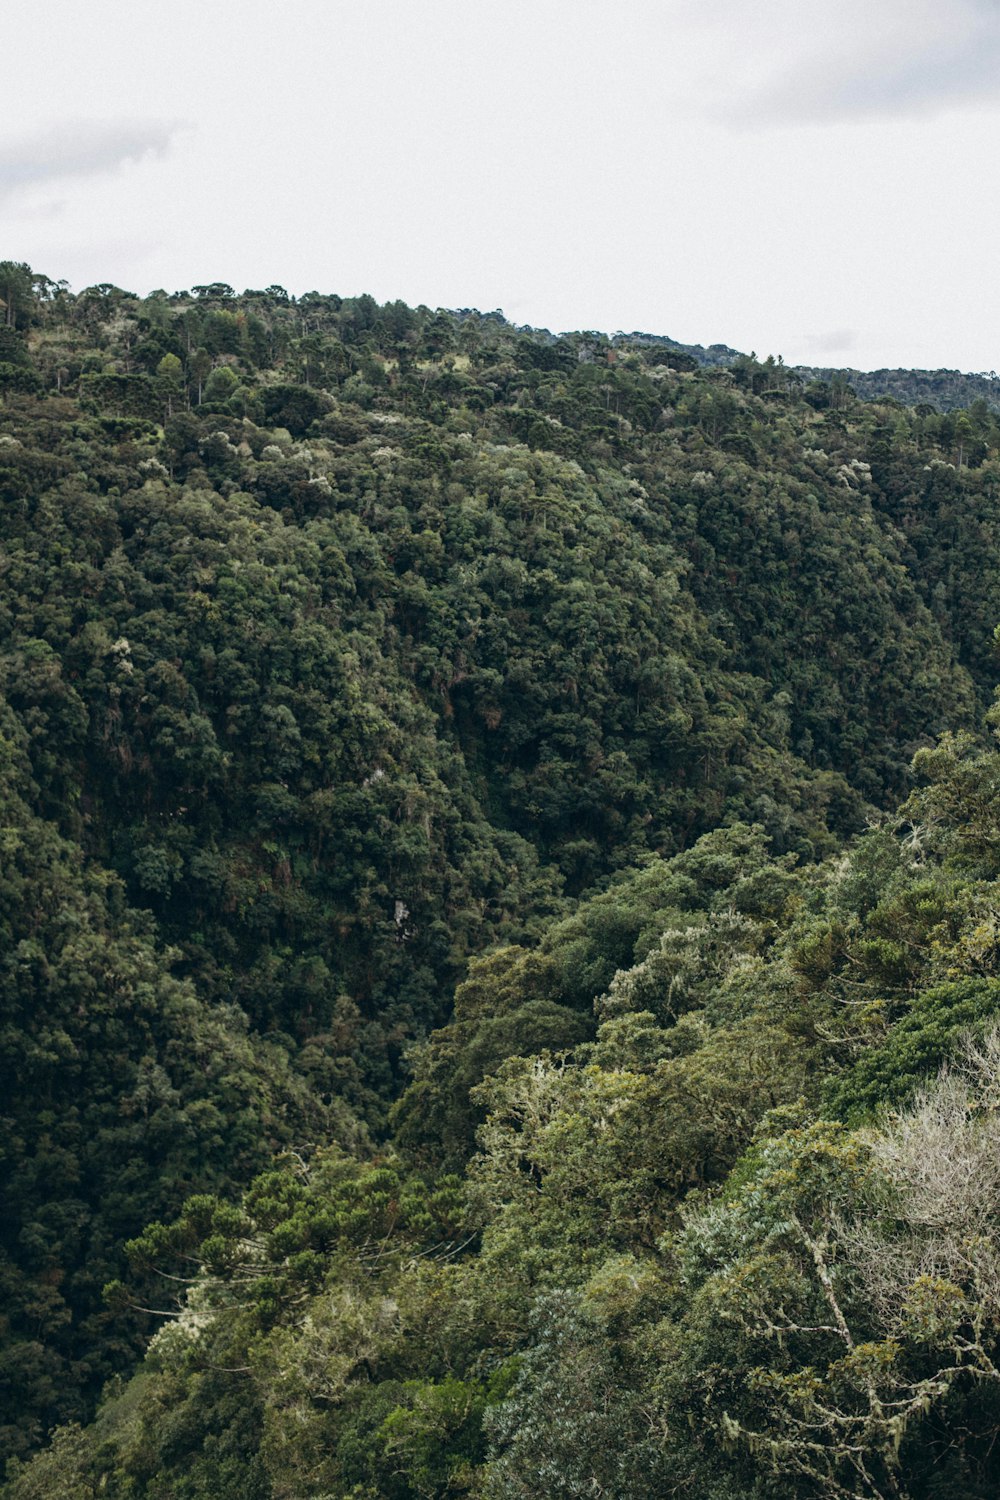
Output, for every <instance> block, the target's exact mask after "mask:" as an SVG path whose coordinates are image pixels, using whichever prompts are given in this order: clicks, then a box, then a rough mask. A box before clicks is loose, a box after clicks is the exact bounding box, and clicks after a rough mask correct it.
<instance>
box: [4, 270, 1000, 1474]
mask: <svg viewBox="0 0 1000 1500" xmlns="http://www.w3.org/2000/svg"><path fill="white" fill-rule="evenodd" d="M702 355H705V357H704V358H702V357H701V356H702ZM906 373H907V374H909V375H913V377H914V379H916V377H917V376H921V375H922V374H926V372H906ZM814 375H815V377H816V378H813V376H814ZM970 378H971V377H970ZM976 378H979V377H976ZM983 378H985V377H983ZM917 384H918V385H919V382H917ZM913 389H916V387H914V386H907V385H906V384H905V382H897V384H896V386H894V387H893V390H892V394H889V395H885V396H884V397H880V398H879V399H870V400H864V399H861V394H860V391H861V384H860V382H859V381H858V380H856V379H854V377H853V374H852V375H851V377H850V378H849V379H848V378H845V376H844V375H843V373H842V372H839V373H838V372H806V373H803V372H801V371H795V370H791V369H788V368H786V367H785V366H784V365H783V363H782V362H781V361H780V360H774V359H767V360H764V361H760V360H758V359H756V357H754V356H744V355H738V354H737V353H736V352H735V351H732V350H728V349H726V348H725V347H724V346H713V349H711V350H708V351H707V352H706V351H701V352H700V353H699V351H698V350H697V349H696V348H695V347H694V346H692V347H685V346H679V345H676V344H675V343H673V341H671V340H669V339H660V338H655V337H653V336H651V335H645V334H634V335H622V334H620V335H616V336H615V337H613V338H609V337H606V336H604V335H602V334H597V333H592V332H583V333H574V334H566V335H561V336H554V335H551V334H548V333H545V332H542V331H536V330H531V329H522V328H516V327H514V326H512V325H511V324H510V323H508V322H507V321H506V320H505V319H504V318H503V316H502V314H500V313H487V314H481V313H479V312H476V311H472V310H463V311H458V312H448V311H445V310H441V309H437V310H431V309H428V308H426V307H420V308H411V307H408V306H407V305H405V304H404V303H401V302H393V303H386V304H384V305H380V304H378V303H376V302H375V300H374V299H373V298H371V297H367V296H362V297H355V298H341V297H338V296H334V295H326V294H320V293H308V294H307V295H305V296H303V297H299V298H293V297H291V296H289V295H288V293H287V292H286V291H285V290H284V289H283V288H282V287H280V286H277V285H272V286H269V287H267V288H264V289H262V290H259V291H246V292H244V293H242V294H237V293H236V292H235V291H234V289H233V288H231V287H229V286H227V285H225V284H223V283H207V284H205V285H202V286H198V287H195V288H193V289H192V290H191V291H190V292H178V293H167V292H165V291H157V292H153V293H151V294H150V295H149V296H147V297H137V296H134V295H132V294H131V293H129V292H126V291H123V290H122V289H120V288H118V287H115V286H113V285H110V284H102V285H99V286H95V287H90V288H87V289H86V290H84V291H82V292H80V293H78V294H73V293H71V292H70V291H69V289H68V288H67V287H66V285H65V283H60V282H55V281H52V280H50V279H49V278H48V277H46V276H42V275H39V274H37V273H36V272H34V271H33V270H32V269H31V268H29V267H28V266H25V265H21V264H18V263H14V262H6V263H2V264H0V402H2V404H0V504H2V516H3V521H2V524H3V549H2V554H0V797H2V800H3V818H2V822H0V924H2V930H3V943H2V946H0V965H2V967H3V987H2V994H3V1001H2V1012H0V1069H2V1078H3V1089H2V1093H0V1100H2V1103H0V1114H2V1116H3V1148H2V1168H0V1170H2V1174H3V1192H4V1203H5V1213H4V1216H3V1222H2V1225H0V1285H2V1289H3V1296H2V1308H0V1391H2V1394H3V1400H2V1417H0V1421H2V1425H3V1441H4V1452H5V1454H6V1455H9V1456H10V1467H9V1472H8V1484H7V1488H6V1489H5V1491H4V1493H5V1495H9V1496H10V1497H11V1500H29V1497H42V1496H59V1497H68V1500H81V1497H90V1496H93V1495H97V1494H100V1495H103V1496H109V1497H123V1500H124V1497H126V1496H128V1497H130V1500H132V1497H140V1500H167V1497H174V1496H179V1497H184V1500H244V1497H253V1500H281V1497H299V1496H306V1495H308V1496H315V1497H319V1496H329V1497H334V1496H337V1497H341V1496H353V1497H355V1500H382V1497H385V1500H420V1497H445V1496H458V1495H467V1496H471V1497H477V1496H478V1497H481V1500H486V1497H493V1500H515V1497H518V1500H529V1497H530V1500H543V1497H549V1496H554V1495H565V1496H584V1495H594V1494H603V1495H609V1496H610V1495H614V1496H616V1497H620V1500H627V1497H631V1496H634V1497H636V1500H640V1497H647V1496H660V1495H662V1496H664V1497H666V1496H674V1495H689V1496H691V1497H692V1500H693V1497H699V1500H700V1497H711V1500H742V1497H759V1500H765V1497H776V1500H777V1497H786V1496H790V1495H795V1496H803V1497H810V1496H855V1495H864V1496H873V1497H876V1496H885V1497H888V1496H910V1497H913V1500H918V1497H927V1500H946V1497H953V1496H954V1497H958V1496H963V1497H977V1496H981V1497H984V1500H985V1497H986V1496H990V1495H993V1494H995V1493H996V1488H997V1484H998V1482H1000V1473H998V1467H997V1464H998V1461H997V1459H996V1457H995V1456H994V1451H993V1449H994V1442H993V1439H994V1435H995V1431H996V1427H997V1417H998V1413H1000V1389H998V1385H1000V1376H998V1373H997V1371H998V1368H1000V1275H998V1271H997V1267H998V1266H1000V1224H998V1219H997V1211H998V1207H1000V1176H998V1174H997V1170H996V1161H995V1158H996V1152H997V1146H998V1144H1000V1143H998V1141H997V1138H996V1136H997V1127H996V1113H995V1111H996V1102H997V1098H998V1097H1000V1041H998V1033H997V1030H996V1027H997V1024H998V1023H1000V936H998V934H1000V916H998V901H997V895H998V885H997V883H998V881H1000V814H998V807H1000V755H998V753H997V751H996V749H995V747H994V739H993V731H992V725H993V724H994V723H996V722H997V717H998V716H997V712H996V710H994V709H992V707H991V705H992V704H993V689H994V683H995V680H996V675H997V658H996V645H995V636H994V632H995V629H996V626H997V623H998V621H1000V586H998V577H997V570H998V566H1000V562H998V559H1000V535H998V533H1000V417H998V416H997V415H996V414H995V412H994V409H993V406H992V404H991V401H990V399H988V398H987V396H986V395H984V394H982V393H981V392H978V393H977V394H976V395H975V397H974V398H973V399H971V400H970V401H969V404H967V405H966V406H965V407H964V408H963V409H949V408H950V406H951V397H952V396H954V395H955V392H956V391H959V388H958V387H954V389H953V388H952V387H950V386H949V387H948V389H947V391H946V390H945V387H944V385H942V386H941V389H940V391H939V393H938V399H937V402H936V405H935V404H932V403H931V401H930V400H926V399H925V397H926V394H927V390H926V385H924V386H920V389H921V390H922V391H923V392H924V395H923V396H921V397H920V399H919V401H918V404H916V405H912V404H904V403H906V402H907V401H910V400H912V390H913ZM961 394H962V392H961V391H959V395H961ZM938 408H940V409H938ZM945 1065H946V1066H947V1071H946V1072H945V1073H944V1074H942V1075H941V1076H940V1077H938V1073H939V1070H940V1069H941V1068H942V1067H943V1066H945ZM35 1450H39V1451H38V1452H37V1455H36V1456H35V1457H32V1454H33V1453H34V1452H35Z"/></svg>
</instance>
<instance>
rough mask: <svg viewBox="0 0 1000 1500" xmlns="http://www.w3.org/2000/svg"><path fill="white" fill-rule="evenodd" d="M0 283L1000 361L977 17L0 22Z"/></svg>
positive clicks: (984, 18)
mask: <svg viewBox="0 0 1000 1500" xmlns="http://www.w3.org/2000/svg"><path fill="white" fill-rule="evenodd" d="M3 45H4V55H5V59H6V64H7V65H6V67H5V70H4V74H5V76H4V87H3V90H2V94H0V229H2V233H0V259H14V260H26V261H29V262H30V263H31V264H32V265H33V266H34V267H35V268H36V269H38V270H41V271H44V272H45V273H46V274H47V275H49V276H52V277H54V278H60V277H65V278H66V279H67V280H68V281H69V282H70V283H71V285H72V286H73V287H74V288H75V289H79V288H81V287H83V286H86V285H88V284H90V283H92V282H95V281H113V282H115V283H117V284H118V285H120V286H124V287H127V288H128V289H129V290H132V291H137V292H147V291H149V290H150V289H151V288H153V287H157V286H163V287H166V288H168V289H170V290H173V289H176V288H180V287H190V286H192V285H195V284H197V283H199V282H206V281H228V282H231V283H232V284H233V285H234V286H235V287H236V288H237V290H242V289H243V288H244V287H246V286H264V285H267V284H268V283H269V282H274V281H277V282H280V283H281V284H282V285H284V286H286V287H287V288H288V289H289V291H291V292H293V293H296V294H297V293H301V292H303V291H307V290H310V289H313V288H315V289H318V290H321V291H336V292H340V293H341V294H343V295H350V294H355V293H358V292H362V291H369V292H371V293H372V294H373V295H374V296H376V297H377V298H378V299H379V300H380V301H384V300H386V299H390V298H396V297H402V298H404V299H405V300H406V301H408V302H411V303H419V302H425V303H428V304H429V305H431V306H439V305H443V306H447V307H464V306H476V307H480V308H482V309H483V310H489V309H492V308H495V307H502V308H503V309H504V311H505V312H506V314H507V316H508V317H511V318H513V319H515V320H516V321H517V322H525V323H534V324H538V325H544V326H547V327H550V328H552V329H557V330H565V329H570V328H599V329H604V330H606V331H609V332H611V331H614V330H616V329H619V328H620V329H625V330H631V329H643V330H646V331H649V332H654V333H666V334H670V335H671V336H672V337H673V338H676V339H681V340H683V341H685V342H696V343H706V344H707V343H714V342H722V343H728V344H732V345H734V346H735V347H737V348H740V349H745V350H749V349H751V348H752V349H755V350H756V351H757V352H758V353H759V354H762V355H763V354H766V353H774V354H782V355H784V357H785V359H786V360H787V361H788V362H790V363H814V364H847V365H855V366H857V367H860V368H874V367H876V366H880V365H904V366H909V365H916V366H929V367H936V366H942V365H944V366H953V367H959V368H961V369H966V370H988V369H992V368H994V367H1000V298H998V296H997V294H996V290H995V282H996V263H997V247H998V243H1000V150H998V148H1000V0H944V3H942V0H837V3H836V4H834V5H819V4H817V3H816V0H757V3H756V4H752V5H751V4H748V3H747V0H617V3H616V4H609V3H607V0H489V3H485V0H483V3H476V0H352V3H344V0H283V3H282V4H276V3H275V0H238V3H233V0H226V3H223V0H170V3H167V4H164V3H162V0H158V3H156V4H153V3H151V0H48V3H47V4H46V5H45V6H44V7H42V8H41V9H40V8H39V7H38V5H37V4H36V3H34V0H32V3H30V4H29V3H28V0H4V4H3Z"/></svg>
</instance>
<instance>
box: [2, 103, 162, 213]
mask: <svg viewBox="0 0 1000 1500" xmlns="http://www.w3.org/2000/svg"><path fill="white" fill-rule="evenodd" d="M183 128H184V127H183V124H182V122H180V121H164V120H64V121H62V122H60V123H58V124H54V125H51V126H49V127H48V128H47V129H45V130H41V131H38V132H36V133H35V134H34V135H30V136H25V137H23V138H22V139H21V140H15V141H10V142H6V143H3V144H0V199H3V198H8V197H10V196H11V195H12V194H14V193H19V192H23V191H25V190H27V189H30V188H32V187H36V186H42V185H44V184H47V183H50V182H56V181H70V180H73V179H78V178H86V177H94V176H97V175H99V174H101V173H105V172H113V171H115V170H117V168H119V167H121V166H123V165H124V164H125V163H126V162H134V161H141V160H142V159H143V158H144V157H147V156H163V155H164V154H165V152H166V151H167V150H168V148H169V146H170V144H171V142H172V141H173V139H174V137H175V136H176V135H177V133H178V132H179V131H180V130H182V129H183Z"/></svg>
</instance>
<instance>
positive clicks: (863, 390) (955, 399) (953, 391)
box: [703, 351, 1000, 411]
mask: <svg viewBox="0 0 1000 1500" xmlns="http://www.w3.org/2000/svg"><path fill="white" fill-rule="evenodd" d="M707 352H708V353H711V351H707ZM703 363H705V364H711V363H714V361H713V360H711V359H706V360H704V361H703ZM795 371H796V374H798V375H801V377H802V378H803V380H806V381H813V380H825V381H830V380H832V379H833V378H834V377H835V376H839V377H840V378H841V379H846V380H847V382H848V384H849V385H851V386H853V388H854V390H855V392H856V393H857V394H858V395H859V396H861V397H863V398H864V399H865V400H866V401H873V400H877V399H878V398H879V397H880V396H891V397H892V399H893V400H894V401H899V402H901V403H902V404H903V405H904V406H921V405H923V404H925V403H927V404H929V405H931V406H934V407H936V408H937V410H938V411H954V410H955V409H956V408H957V407H960V406H971V405H972V403H973V402H974V401H985V402H986V404H987V406H988V407H989V409H990V410H991V411H1000V376H998V375H997V373H996V371H995V370H986V371H983V372H982V373H981V374H978V375H969V374H963V372H962V371H961V370H833V369H830V370H827V369H818V368H816V367H814V366H810V365H796V366H795Z"/></svg>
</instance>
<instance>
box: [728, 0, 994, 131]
mask: <svg viewBox="0 0 1000 1500" xmlns="http://www.w3.org/2000/svg"><path fill="white" fill-rule="evenodd" d="M857 22H858V24H857V26H856V28H853V29H852V28H850V27H848V28H847V33H848V35H849V36H850V41H846V40H845V35H844V32H845V28H844V27H843V26H842V25H840V24H838V25H837V26H836V27H835V28H834V29H832V30H831V32H830V33H829V34H827V33H826V30H825V28H824V27H823V26H822V25H820V26H819V27H817V29H816V32H815V34H814V36H813V37H812V38H811V39H810V41H811V45H808V46H807V47H806V49H805V50H804V51H803V50H799V51H798V55H797V56H796V55H795V51H796V49H790V56H789V57H788V58H787V60H783V62H782V64H781V65H779V66H778V67H777V68H776V69H775V70H774V71H773V72H772V74H771V76H770V77H769V78H767V79H766V80H765V81H764V82H762V83H760V84H759V85H757V86H756V87H751V88H750V89H749V90H748V91H747V92H746V93H745V94H744V95H743V97H742V98H740V99H737V100H736V101H734V102H733V103H732V104H731V106H730V107H729V109H728V110H727V111H726V113H727V116H728V118H729V120H730V123H732V124H734V125H737V126H739V127H742V128H748V127H749V128H753V127H762V126H780V125H809V124H812V125H819V124H832V123H836V122H841V121H867V120H876V119H878V120H893V119H913V120H919V119H925V118H930V117H932V116H934V115H936V114H939V113H941V112H942V111H944V110H946V109H954V108H961V107H968V106H970V105H978V104H982V103H984V102H991V101H995V102H1000V4H998V0H954V3H953V4H952V5H951V6H949V7H943V8H939V7H935V8H933V9H925V8H924V7H923V6H921V5H920V4H917V5H912V4H907V5H902V6H900V5H897V4H890V5H887V6H884V7H883V8H882V9H881V10H879V9H876V10H875V12H874V13H871V14H870V16H869V18H868V20H867V22H866V20H865V18H864V17H863V16H862V15H860V14H859V16H858V17H857Z"/></svg>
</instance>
